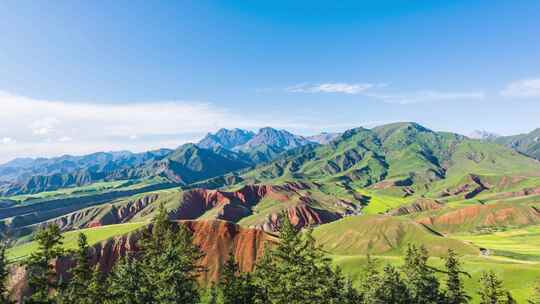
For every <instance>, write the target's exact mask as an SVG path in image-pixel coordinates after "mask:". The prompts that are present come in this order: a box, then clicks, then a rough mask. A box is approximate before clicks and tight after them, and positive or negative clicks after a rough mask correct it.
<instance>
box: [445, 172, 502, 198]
mask: <svg viewBox="0 0 540 304" xmlns="http://www.w3.org/2000/svg"><path fill="white" fill-rule="evenodd" d="M491 187H492V185H490V184H489V183H488V182H486V181H484V180H482V178H481V177H480V176H478V175H474V174H469V176H468V177H467V180H466V181H465V182H464V183H462V184H461V185H459V186H457V187H455V188H454V189H445V190H444V191H443V192H442V193H441V195H440V196H441V197H446V196H454V195H463V197H464V198H465V199H471V198H474V197H475V196H477V195H478V194H480V193H481V192H483V191H485V190H489V189H490V188H491Z"/></svg>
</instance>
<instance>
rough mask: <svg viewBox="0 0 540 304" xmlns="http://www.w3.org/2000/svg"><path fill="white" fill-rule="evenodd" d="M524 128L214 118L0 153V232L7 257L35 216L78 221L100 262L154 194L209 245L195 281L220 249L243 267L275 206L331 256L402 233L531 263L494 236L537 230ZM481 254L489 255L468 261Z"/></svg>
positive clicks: (393, 252)
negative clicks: (120, 140)
mask: <svg viewBox="0 0 540 304" xmlns="http://www.w3.org/2000/svg"><path fill="white" fill-rule="evenodd" d="M535 132H536V131H535ZM535 132H532V133H530V134H524V135H518V136H515V137H496V138H492V137H486V138H481V139H474V138H470V137H467V136H463V135H459V134H455V133H449V132H437V131H433V130H430V129H428V128H426V127H424V126H421V125H419V124H417V123H413V122H400V123H392V124H386V125H382V126H378V127H375V128H371V129H368V128H363V127H359V128H354V129H350V130H348V131H346V132H344V133H342V134H329V133H324V134H321V135H318V136H315V137H302V136H298V135H294V134H292V133H290V132H287V131H284V130H276V129H272V128H263V129H261V130H259V132H257V133H254V132H250V131H246V130H240V129H232V130H226V129H222V130H219V131H218V132H216V133H213V134H208V135H207V136H206V137H205V138H203V139H202V140H201V141H200V142H198V143H195V144H193V143H190V144H184V145H181V146H179V147H178V148H176V149H170V150H169V149H162V150H156V151H149V152H145V153H130V152H107V153H95V154H90V155H86V156H62V157H58V158H52V159H16V160H14V161H11V162H9V163H7V164H4V165H2V166H0V175H1V181H2V182H1V183H0V189H1V190H2V192H3V195H4V196H3V197H2V198H0V235H1V236H2V238H4V239H6V240H7V241H8V242H9V243H10V244H11V246H13V248H12V249H10V251H9V253H8V254H9V255H10V256H12V257H14V258H17V257H20V256H22V255H24V252H27V250H28V249H27V248H29V246H31V244H30V245H29V244H28V241H29V240H30V235H31V234H32V233H33V232H34V231H35V230H36V229H39V228H40V227H43V226H46V225H49V224H53V223H54V224H56V225H58V226H59V227H60V229H61V230H62V231H64V232H66V233H67V234H69V235H74V234H73V233H75V232H76V231H78V230H80V229H84V231H86V232H87V233H90V234H91V235H93V233H95V234H96V235H95V236H93V238H92V239H96V240H102V241H103V242H102V243H96V244H94V246H96V247H95V248H96V250H97V251H98V252H102V253H103V255H101V256H100V259H103V263H104V264H106V265H109V266H108V267H110V266H112V264H113V263H114V261H116V259H117V257H118V255H119V254H120V252H126V251H127V250H129V248H131V247H130V245H129V244H128V243H127V242H128V240H132V239H133V238H135V237H136V236H137V229H138V228H137V227H139V228H140V227H143V226H145V225H146V224H147V223H148V220H149V219H151V218H152V217H153V216H154V215H155V213H156V210H157V209H158V208H157V206H159V205H160V204H164V206H165V207H166V208H167V210H168V211H169V217H170V219H171V220H175V221H179V222H182V223H185V224H186V225H190V226H192V228H193V229H194V233H195V234H196V235H197V238H198V239H197V242H198V244H200V245H201V246H202V247H203V248H204V250H205V252H207V253H209V254H210V255H211V256H210V257H209V260H207V261H206V262H205V263H207V264H206V265H207V266H209V268H210V269H211V270H212V273H211V275H209V276H208V277H207V279H208V280H215V278H217V277H218V276H219V271H220V269H221V268H220V267H221V262H220V261H223V258H224V252H228V251H229V250H233V249H234V250H235V255H236V256H238V257H241V258H242V259H243V261H244V263H246V265H251V266H253V264H254V263H255V260H256V259H257V256H254V255H253V251H250V250H251V249H249V250H248V248H245V246H248V247H249V248H256V250H257V251H260V248H264V246H263V245H264V244H262V243H261V242H266V241H264V240H271V239H274V237H273V235H275V233H276V231H277V230H278V228H279V225H280V215H286V216H287V217H288V218H289V219H290V220H291V223H292V224H293V225H294V226H296V227H297V228H299V229H302V228H306V227H311V228H313V237H314V238H315V239H316V241H317V242H318V243H319V244H320V245H321V246H322V247H323V248H324V249H325V250H326V251H328V252H330V253H331V254H334V255H336V256H339V257H341V258H340V260H343V259H345V260H347V259H348V258H343V256H353V255H365V254H367V253H372V254H377V255H382V256H397V257H399V256H401V255H402V254H403V253H404V252H405V251H406V248H407V244H409V243H415V244H424V245H426V246H427V248H428V249H429V251H430V253H432V254H433V255H436V256H444V254H445V253H446V252H447V250H448V249H453V250H455V251H456V252H459V253H460V254H462V255H464V256H466V257H467V259H472V261H474V263H476V264H475V265H476V266H475V267H478V265H484V264H486V265H488V266H486V267H492V266H491V265H492V264H493V265H495V266H493V267H507V266H505V265H506V264H500V263H502V262H500V261H503V260H504V261H508V259H510V260H511V261H514V260H517V261H519V263H536V261H539V262H540V253H537V252H536V251H535V249H534V248H533V249H530V248H529V247H527V248H525V249H524V250H521V249H520V248H521V247H520V246H518V245H515V246H514V245H512V246H507V245H505V244H507V243H508V242H514V243H511V244H521V243H523V242H529V243H530V244H535V242H536V241H537V239H536V238H535V236H536V235H537V232H536V231H537V230H535V229H537V228H535V227H540V161H539V160H538V159H535V158H534V151H535V149H536V148H537V146H535V143H536V142H537V136H536V133H535ZM129 227H134V228H130V229H127V228H129ZM211 227H214V228H216V229H217V228H218V227H219V229H217V230H216V229H214V228H212V229H210V228H211ZM102 228H103V229H104V230H102ZM203 228H204V229H203ZM207 228H208V229H207ZM199 229H200V230H199ZM102 231H110V232H109V234H107V236H108V237H107V238H100V237H101V235H102V233H103V232H102ZM235 231H236V232H235ZM232 232H234V233H232ZM237 232H238V233H239V234H236V233H237ZM231 233H232V234H231ZM499 233H500V234H504V233H508V234H507V235H506V234H505V235H506V236H505V239H504V242H503V243H501V244H500V246H499V243H498V242H493V241H489V240H491V239H492V238H493V239H497V238H498V237H499V236H498V235H499ZM112 236H114V237H115V238H111V237H112ZM513 236H516V238H515V240H514V239H513ZM528 239H531V241H527V240H528ZM485 240H488V241H485ZM497 240H498V239H497ZM96 242H98V241H96ZM219 244H221V245H219ZM233 245H234V246H233ZM216 246H225V247H226V248H225V247H223V248H221V247H220V248H217V247H216ZM529 246H533V247H534V245H529ZM111 248H115V249H114V250H112V249H111ZM109 249H111V250H112V251H111V250H109ZM538 252H540V251H538ZM486 255H487V256H489V255H495V257H494V258H493V259H489V260H479V258H478V256H482V257H483V256H486ZM488 258H489V257H488ZM362 259H363V257H362ZM345 260H343V261H345ZM100 263H101V262H100ZM479 263H480V264H479ZM505 263H506V262H505ZM512 263H513V262H512ZM520 265H521V264H520ZM527 265H529V264H527ZM251 266H250V267H251ZM482 267H484V266H482ZM512 267H514V268H515V267H517V266H516V265H514V264H512ZM514 268H512V269H514ZM246 269H250V268H249V267H247V268H246ZM347 269H349V268H347ZM512 269H508V271H509V272H510V273H513V272H512V271H514V270H512ZM515 269H518V270H519V271H523V269H525V268H520V267H517V268H515ZM516 271H517V270H516ZM538 274H539V275H540V272H539V273H538Z"/></svg>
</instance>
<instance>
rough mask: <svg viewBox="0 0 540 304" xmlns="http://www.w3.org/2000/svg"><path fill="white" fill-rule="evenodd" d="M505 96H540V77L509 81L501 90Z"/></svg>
mask: <svg viewBox="0 0 540 304" xmlns="http://www.w3.org/2000/svg"><path fill="white" fill-rule="evenodd" d="M500 93H501V95H502V96H504V97H513V98H532V97H540V78H529V79H521V80H517V81H514V82H511V83H509V84H508V85H507V86H506V88H504V89H503V90H502V91H501V92H500Z"/></svg>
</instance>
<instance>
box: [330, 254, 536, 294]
mask: <svg viewBox="0 0 540 304" xmlns="http://www.w3.org/2000/svg"><path fill="white" fill-rule="evenodd" d="M332 258H333V261H334V263H335V264H336V265H338V266H339V267H341V269H342V270H343V272H344V273H345V274H346V275H348V276H350V277H351V278H352V279H353V281H354V282H358V279H359V278H360V275H361V273H362V267H363V265H365V260H366V257H365V256H363V255H334V256H332ZM375 258H376V259H378V260H379V262H380V265H381V266H382V265H383V264H384V263H390V264H392V265H395V266H400V265H401V264H402V263H403V258H402V257H399V256H376V257H375ZM462 261H463V269H464V271H466V272H467V273H469V274H470V275H471V277H470V278H468V277H465V288H466V290H467V292H468V294H469V295H470V296H472V297H473V298H472V301H471V303H473V304H474V303H479V299H478V295H477V294H476V292H477V291H478V287H479V283H478V280H479V278H480V274H481V273H482V272H483V271H487V270H493V271H495V273H497V275H498V276H499V277H500V278H502V279H503V280H504V287H505V288H507V289H508V290H510V292H511V293H512V295H513V296H514V297H515V298H516V300H517V302H518V303H526V300H527V298H528V297H529V295H530V294H532V291H533V284H534V282H535V280H537V279H539V278H540V264H538V263H533V262H523V261H516V260H511V259H503V258H496V257H477V256H463V257H462ZM429 263H430V265H432V266H433V267H435V268H437V269H444V260H443V259H441V258H430V260H429ZM440 276H442V274H440Z"/></svg>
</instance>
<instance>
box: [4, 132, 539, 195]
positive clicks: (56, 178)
mask: <svg viewBox="0 0 540 304" xmlns="http://www.w3.org/2000/svg"><path fill="white" fill-rule="evenodd" d="M480 133H481V134H480ZM478 134H479V136H480V135H482V136H480V139H479V140H481V141H484V142H486V145H480V146H479V147H488V144H489V143H496V144H501V145H504V146H506V147H509V148H511V149H514V150H516V151H518V152H520V153H522V154H524V155H527V156H530V157H533V158H536V159H539V158H540V129H537V130H535V131H533V132H531V133H529V134H521V135H516V136H506V137H500V136H496V135H494V134H492V133H488V132H485V131H484V132H478ZM344 139H346V140H344ZM351 142H352V146H351ZM465 143H468V145H466V144H465ZM475 145H476V146H478V145H477V144H475V143H473V142H472V141H470V140H468V138H467V137H465V136H461V135H458V134H452V133H445V132H433V131H431V130H428V129H427V128H424V127H422V126H420V125H418V124H415V123H395V124H389V125H384V126H380V127H376V128H374V129H372V130H369V129H364V128H358V129H352V130H349V131H347V132H345V133H344V134H339V133H322V134H319V135H315V136H311V137H303V136H299V135H295V134H292V133H290V132H288V131H286V130H277V129H273V128H270V127H266V128H262V129H260V130H259V131H258V132H257V133H254V132H251V131H247V130H242V129H231V130H228V129H220V130H218V131H217V132H216V133H209V134H207V135H206V136H205V137H204V138H203V139H201V140H200V141H199V142H198V143H197V144H185V145H182V146H180V147H178V148H177V149H174V150H172V149H160V150H155V151H148V152H144V153H131V152H128V151H121V152H98V153H93V154H89V155H84V156H69V155H64V156H61V157H57V158H51V159H46V158H38V159H29V158H19V159H15V160H13V161H11V162H8V163H6V164H3V165H0V193H2V194H3V195H5V196H12V195H20V194H31V193H39V192H42V191H52V190H56V189H61V188H65V187H73V186H84V185H89V184H92V183H95V182H98V181H105V182H107V181H116V180H132V179H145V178H151V177H162V178H165V179H167V180H169V181H170V182H173V183H176V184H178V185H184V186H185V185H189V184H192V183H196V182H201V181H204V180H207V179H210V178H216V177H219V176H222V175H224V174H226V173H230V172H234V171H237V170H240V169H247V168H250V167H254V166H259V167H261V165H263V164H268V165H265V166H262V168H259V169H257V170H256V171H254V172H258V173H254V172H251V173H250V174H247V175H245V176H243V177H241V179H245V178H246V177H247V179H248V180H251V181H263V180H268V179H272V178H278V177H280V176H286V175H294V176H296V177H300V176H303V177H310V178H315V179H320V178H321V177H324V179H329V178H331V179H336V180H342V181H354V183H355V184H357V185H364V186H365V185H370V184H373V183H376V182H380V181H382V180H386V181H387V182H388V181H389V180H396V182H397V183H401V184H407V183H409V184H411V183H415V184H416V185H418V184H421V183H422V182H420V180H424V184H425V183H426V182H427V183H429V182H433V181H436V180H439V179H444V177H445V175H446V172H447V171H448V169H449V166H450V165H451V164H452V156H453V155H452V154H453V152H454V150H453V149H456V148H457V147H461V148H463V149H467V148H465V147H469V148H468V149H469V150H471V151H468V152H467V153H469V154H471V155H472V154H477V155H485V154H487V153H488V152H482V151H480V152H478V151H475V150H474V149H475V148H473V147H474V146H475ZM483 149H487V148H483ZM494 149H495V148H494ZM306 153H309V155H308V157H306ZM503 154H504V153H503ZM494 155H496V153H494ZM404 157H406V158H408V160H407V162H405V161H403V158H404ZM395 159H399V160H400V161H398V162H396V161H395ZM274 160H276V161H275V162H273V163H272V161H274ZM454 162H459V161H456V160H454ZM405 163H407V165H404V164H405ZM408 167H412V169H413V170H410V168H408ZM257 175H259V176H257ZM317 176H319V177H317ZM413 180H414V181H413ZM218 185H219V183H218ZM409 190H410V189H409Z"/></svg>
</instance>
